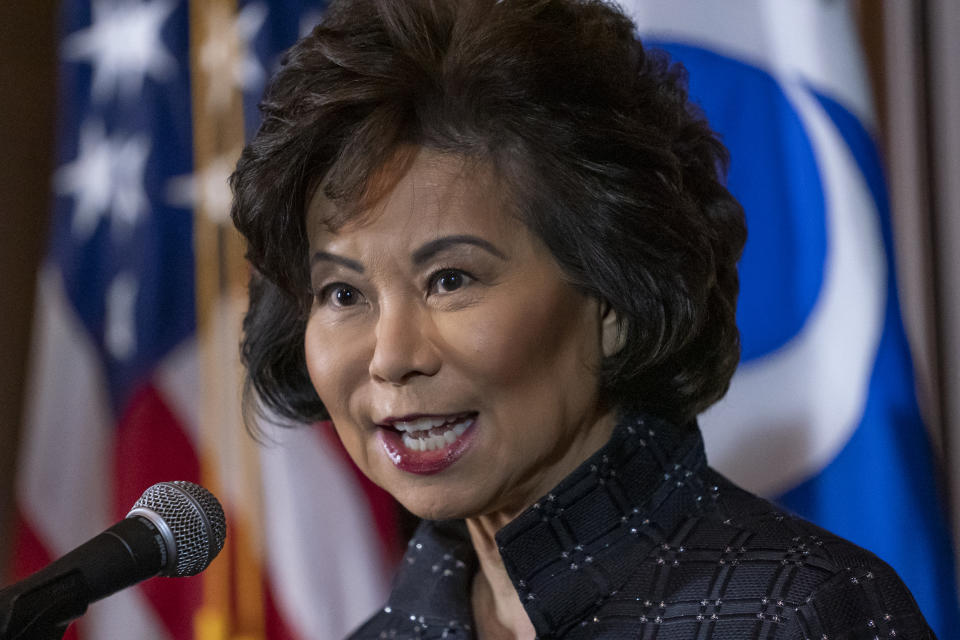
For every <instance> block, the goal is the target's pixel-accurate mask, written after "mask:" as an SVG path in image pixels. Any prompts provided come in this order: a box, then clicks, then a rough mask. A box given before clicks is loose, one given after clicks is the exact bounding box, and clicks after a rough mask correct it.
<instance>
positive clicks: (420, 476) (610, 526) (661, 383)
mask: <svg viewBox="0 0 960 640" xmlns="http://www.w3.org/2000/svg"><path fill="white" fill-rule="evenodd" d="M262 109H263V113H264V122H263V125H262V127H261V129H260V131H259V132H258V133H257V136H256V138H255V139H254V140H253V141H252V142H251V143H250V145H249V146H248V147H247V148H246V149H245V150H244V153H243V156H242V158H241V160H240V162H239V164H238V166H237V171H236V173H235V174H234V176H233V180H232V184H233V188H234V191H235V196H236V199H235V203H234V209H233V217H234V221H235V223H236V225H237V227H238V228H239V229H240V231H241V232H242V233H243V234H244V235H245V237H246V238H247V240H248V242H249V254H248V255H249V258H250V260H251V262H252V263H253V265H254V266H255V268H256V275H255V276H254V278H253V280H252V284H251V301H250V309H249V313H248V316H247V319H246V324H245V329H246V333H245V338H244V344H243V353H244V357H245V361H246V363H247V366H248V368H249V379H248V382H249V385H248V392H249V393H248V399H250V401H251V402H250V403H249V404H248V408H249V409H250V410H257V408H266V409H268V410H269V411H271V412H272V413H275V414H279V415H281V416H285V417H288V418H293V419H296V420H299V421H303V422H310V421H315V420H320V419H328V418H329V419H331V420H332V421H333V424H334V425H335V427H336V430H337V433H338V434H339V436H340V438H341V439H342V441H343V443H344V445H345V447H346V449H347V451H348V452H349V453H350V455H351V457H352V458H353V460H354V461H355V462H356V463H357V465H358V466H359V467H360V468H361V469H362V470H363V471H364V472H365V473H366V474H367V475H368V476H369V477H370V478H371V479H372V480H373V481H375V482H376V483H378V484H379V485H380V486H382V487H384V488H385V489H386V490H388V491H389V492H391V493H392V494H393V495H394V496H395V497H396V498H397V499H398V500H399V501H400V502H401V503H402V504H403V505H404V506H405V507H406V508H407V509H409V510H410V511H412V512H413V513H415V514H416V515H418V516H420V517H422V518H424V519H425V520H424V523H423V525H422V526H421V527H420V529H419V530H418V531H417V533H416V535H415V536H414V538H413V540H411V542H410V547H409V549H408V553H407V555H406V557H405V561H404V562H403V565H402V568H401V572H400V575H399V576H398V579H397V583H396V585H395V589H394V591H393V594H392V595H391V597H390V601H389V603H388V604H387V606H386V607H384V609H383V610H382V611H380V612H379V613H377V614H376V615H374V616H373V617H372V618H371V620H370V621H369V622H368V623H367V624H365V625H364V626H363V627H362V628H361V629H360V630H358V631H357V632H356V634H355V636H354V637H356V638H386V637H401V638H408V637H423V638H434V637H435V638H440V637H445V638H469V637H480V638H533V637H540V638H548V637H549V638H554V637H564V638H593V637H609V638H627V637H630V638H635V637H645V638H646V637H649V638H652V637H657V638H739V637H744V638H784V639H786V638H798V639H799V638H814V637H815V638H840V637H843V638H854V637H871V638H872V637H874V636H875V635H876V636H878V637H892V636H896V637H899V638H904V637H907V638H931V637H933V636H932V634H931V633H930V631H929V630H928V629H927V626H926V623H925V622H924V620H923V617H922V615H921V614H920V612H919V611H918V610H917V607H916V605H915V603H914V602H913V600H912V598H911V596H910V594H909V593H908V592H907V590H906V589H905V587H904V586H903V585H902V584H901V582H900V581H899V579H898V578H897V577H896V576H895V574H894V573H893V572H892V570H891V569H890V568H889V567H887V566H886V565H885V564H884V563H882V562H881V561H880V560H878V559H877V558H875V557H874V556H872V555H871V554H869V553H868V552H865V551H863V550H860V549H858V548H856V547H854V546H853V545H851V544H850V543H847V542H845V541H842V540H840V539H838V538H836V537H835V536H832V535H831V534H829V533H827V532H824V531H822V530H820V529H818V528H816V527H814V526H813V525H811V524H809V523H806V522H804V521H802V520H799V519H797V518H795V517H792V516H789V515H786V514H783V513H781V512H779V511H778V510H777V509H776V508H775V507H774V506H772V505H770V504H769V503H767V502H765V501H763V500H761V499H759V498H756V497H754V496H751V495H749V494H747V493H745V492H744V491H742V490H740V489H738V488H737V487H735V486H733V485H731V484H730V483H729V482H728V481H726V480H725V479H724V478H722V477H721V476H719V475H718V474H716V473H715V472H714V471H712V470H711V469H709V468H708V467H707V466H706V461H705V458H704V453H703V445H702V441H701V439H700V435H699V431H698V429H697V426H696V416H697V415H698V414H699V413H700V412H702V411H703V410H704V409H705V408H707V407H708V406H710V405H711V404H712V403H713V402H715V401H716V400H717V399H719V398H720V397H721V396H722V395H723V393H724V392H725V390H726V388H727V386H728V383H729V380H730V377H731V376H732V374H733V371H734V369H735V367H736V364H737V360H738V357H739V338H738V334H737V329H736V325H735V308H736V296H737V288H738V282H737V272H736V262H737V259H738V258H739V256H740V252H741V249H742V247H743V243H744V240H745V229H744V221H743V215H742V211H741V209H740V206H739V205H738V204H737V202H736V201H735V200H734V199H733V198H732V197H731V196H730V194H729V193H728V192H727V190H726V189H725V187H724V186H723V182H722V169H723V166H724V163H725V160H726V155H725V153H726V152H725V150H724V148H723V147H722V145H721V144H720V143H719V142H718V141H717V139H716V137H715V136H714V135H713V133H712V132H711V131H710V129H709V127H708V125H707V123H706V122H705V120H704V119H703V117H702V115H701V114H700V113H699V112H698V111H697V110H696V109H695V108H694V107H693V106H692V105H690V103H689V102H688V100H687V95H686V92H685V88H684V79H683V73H682V70H680V69H678V68H676V67H673V66H671V65H670V64H669V63H668V61H667V60H666V59H665V58H664V57H663V56H662V55H658V54H656V53H654V52H651V51H646V50H644V49H643V47H642V46H641V44H640V43H639V42H637V41H636V40H635V39H634V36H633V25H632V24H631V23H630V21H629V20H628V19H627V18H626V17H624V16H623V15H622V14H621V13H620V12H619V11H618V10H617V9H615V8H613V7H611V6H608V5H606V4H604V3H601V2H588V1H577V0H504V1H502V2H495V1H494V0H471V1H469V2H465V1H462V0H461V1H457V0H432V1H431V0H417V1H411V2H395V1H392V0H380V1H377V0H355V1H343V2H339V3H334V4H333V5H332V6H331V7H330V9H329V10H328V12H327V14H326V16H325V18H324V21H323V22H322V23H321V24H320V25H319V26H318V27H317V28H316V29H315V30H314V32H313V33H312V34H311V35H310V36H308V37H306V38H305V39H304V40H302V41H301V42H299V43H298V44H297V45H296V46H295V47H294V48H293V49H292V50H291V51H290V52H289V54H288V56H287V58H286V61H285V64H284V66H283V67H282V69H281V70H280V71H279V73H278V74H277V76H276V78H275V79H274V81H273V83H272V85H271V87H270V89H269V90H268V92H267V95H266V97H265V99H264V102H263V104H262Z"/></svg>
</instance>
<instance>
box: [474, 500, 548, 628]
mask: <svg viewBox="0 0 960 640" xmlns="http://www.w3.org/2000/svg"><path fill="white" fill-rule="evenodd" d="M503 524H506V523H501V522H497V521H495V520H494V519H492V518H485V517H480V518H470V519H467V529H468V530H469V531H470V539H471V541H472V542H473V548H474V550H475V551H476V552H477V560H478V561H479V563H480V570H479V571H477V574H476V576H475V577H474V579H473V589H472V594H471V605H472V608H473V619H474V623H475V625H476V630H477V636H478V637H479V638H481V640H533V638H535V637H536V632H535V631H534V628H533V623H531V622H530V618H529V617H528V616H527V612H526V611H525V610H524V609H523V604H522V603H521V602H520V597H519V596H518V595H517V590H516V589H515V588H514V586H513V582H512V581H511V580H510V576H509V575H508V574H507V570H506V568H505V567H504V566H503V558H501V557H500V552H499V551H498V550H497V543H496V540H494V534H495V533H496V532H497V531H498V530H499V529H500V527H501V526H502V525H503Z"/></svg>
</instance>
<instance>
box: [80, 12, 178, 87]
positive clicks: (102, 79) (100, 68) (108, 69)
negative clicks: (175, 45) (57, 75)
mask: <svg viewBox="0 0 960 640" xmlns="http://www.w3.org/2000/svg"><path fill="white" fill-rule="evenodd" d="M176 4H177V0H153V1H152V2H144V3H140V2H118V1H117V0H94V2H93V23H92V24H91V25H90V27H89V28H87V29H83V30H82V31H77V32H76V33H73V34H71V35H70V36H68V37H67V38H66V39H65V40H64V42H63V55H64V57H65V58H67V59H68V60H85V61H88V62H89V63H90V64H91V65H92V66H93V83H92V84H93V87H92V89H91V93H92V95H93V100H94V101H95V102H98V103H103V102H106V101H107V100H109V99H110V97H111V96H112V95H113V94H114V93H115V92H116V93H119V94H120V95H121V96H122V97H123V98H124V99H127V100H135V99H137V98H139V96H140V91H141V89H142V88H143V81H144V78H145V77H146V76H150V77H151V78H153V79H154V80H157V81H158V82H162V81H164V80H166V79H168V78H170V77H173V76H174V72H175V71H176V68H177V62H176V59H175V58H174V57H173V56H172V55H171V54H170V52H169V51H168V50H167V48H166V47H165V46H164V44H163V39H162V38H161V36H160V31H161V30H162V29H163V25H164V23H165V22H166V21H167V18H169V17H170V14H171V13H173V10H174V8H175V7H176Z"/></svg>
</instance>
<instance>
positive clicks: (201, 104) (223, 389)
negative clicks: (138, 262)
mask: <svg viewBox="0 0 960 640" xmlns="http://www.w3.org/2000/svg"><path fill="white" fill-rule="evenodd" d="M236 10H237V6H236V1H235V0H191V2H190V68H191V79H192V86H191V93H192V113H193V139H194V176H195V190H196V199H195V201H196V207H195V211H194V254H195V257H196V295H197V300H196V308H197V335H198V341H199V351H200V357H201V373H202V376H201V397H202V400H201V425H200V438H201V451H200V459H201V475H202V476H203V479H204V482H205V483H206V484H207V486H209V487H211V489H212V490H213V491H214V492H215V493H218V494H219V495H220V496H221V498H222V499H223V500H224V502H225V504H226V507H227V513H228V522H229V531H228V538H227V548H226V549H225V551H226V552H227V553H224V554H222V556H224V557H223V558H222V559H220V560H218V561H217V562H214V563H213V564H212V565H211V566H210V568H209V569H208V570H207V571H206V572H205V573H204V588H203V603H202V605H201V607H200V610H199V611H198V613H197V615H196V618H195V621H194V636H195V638H196V639H197V640H262V639H263V638H264V635H265V634H264V613H263V602H264V597H263V586H262V585H263V578H262V570H261V566H262V556H263V554H262V549H263V545H262V541H261V540H260V538H259V523H260V522H261V521H262V519H261V517H260V514H261V513H262V508H261V503H260V502H261V501H260V473H259V464H258V459H257V454H256V451H255V450H254V444H253V442H252V441H251V439H250V438H249V436H248V435H247V434H246V432H245V430H244V429H243V422H242V419H241V416H240V406H241V402H240V400H241V399H240V388H241V378H242V370H241V365H240V362H239V349H238V344H239V339H240V335H241V332H240V322H241V318H242V313H243V309H244V308H245V306H246V292H245V287H246V279H247V275H248V272H247V268H246V266H245V261H244V258H243V247H242V243H241V241H240V238H239V236H238V234H237V233H236V231H235V230H234V229H233V228H232V226H231V225H230V224H229V202H230V196H229V191H228V187H227V184H226V177H227V175H228V174H229V171H230V169H231V168H232V166H233V164H234V163H235V162H236V158H237V156H238V154H239V149H240V148H241V147H242V144H243V139H244V124H243V102H242V95H241V94H240V92H239V91H238V90H237V88H236V86H235V85H234V84H233V83H232V82H229V78H231V77H232V68H233V66H234V65H235V64H236V60H237V59H238V56H240V55H241V54H242V51H241V50H240V49H241V46H240V40H239V38H237V37H236V34H235V33H234V30H233V29H232V27H231V25H233V17H234V16H235V14H236ZM224 79H228V84H226V85H224V84H223V81H224Z"/></svg>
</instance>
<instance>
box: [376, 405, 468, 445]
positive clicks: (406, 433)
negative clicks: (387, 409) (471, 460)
mask: <svg viewBox="0 0 960 640" xmlns="http://www.w3.org/2000/svg"><path fill="white" fill-rule="evenodd" d="M476 415H477V414H476V412H467V413H459V414H455V415H446V416H419V417H416V418H411V419H404V420H394V421H391V422H390V423H389V424H388V425H386V426H388V427H389V428H391V429H393V430H395V431H396V432H397V433H399V435H400V441H401V442H402V443H403V446H404V447H405V448H407V449H409V450H411V451H435V450H437V449H443V448H445V447H447V446H448V445H451V444H453V443H454V442H456V441H457V439H458V438H459V437H460V436H462V435H463V434H464V433H465V432H466V431H467V429H469V428H470V426H471V425H472V424H473V419H474V418H475V417H476Z"/></svg>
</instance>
